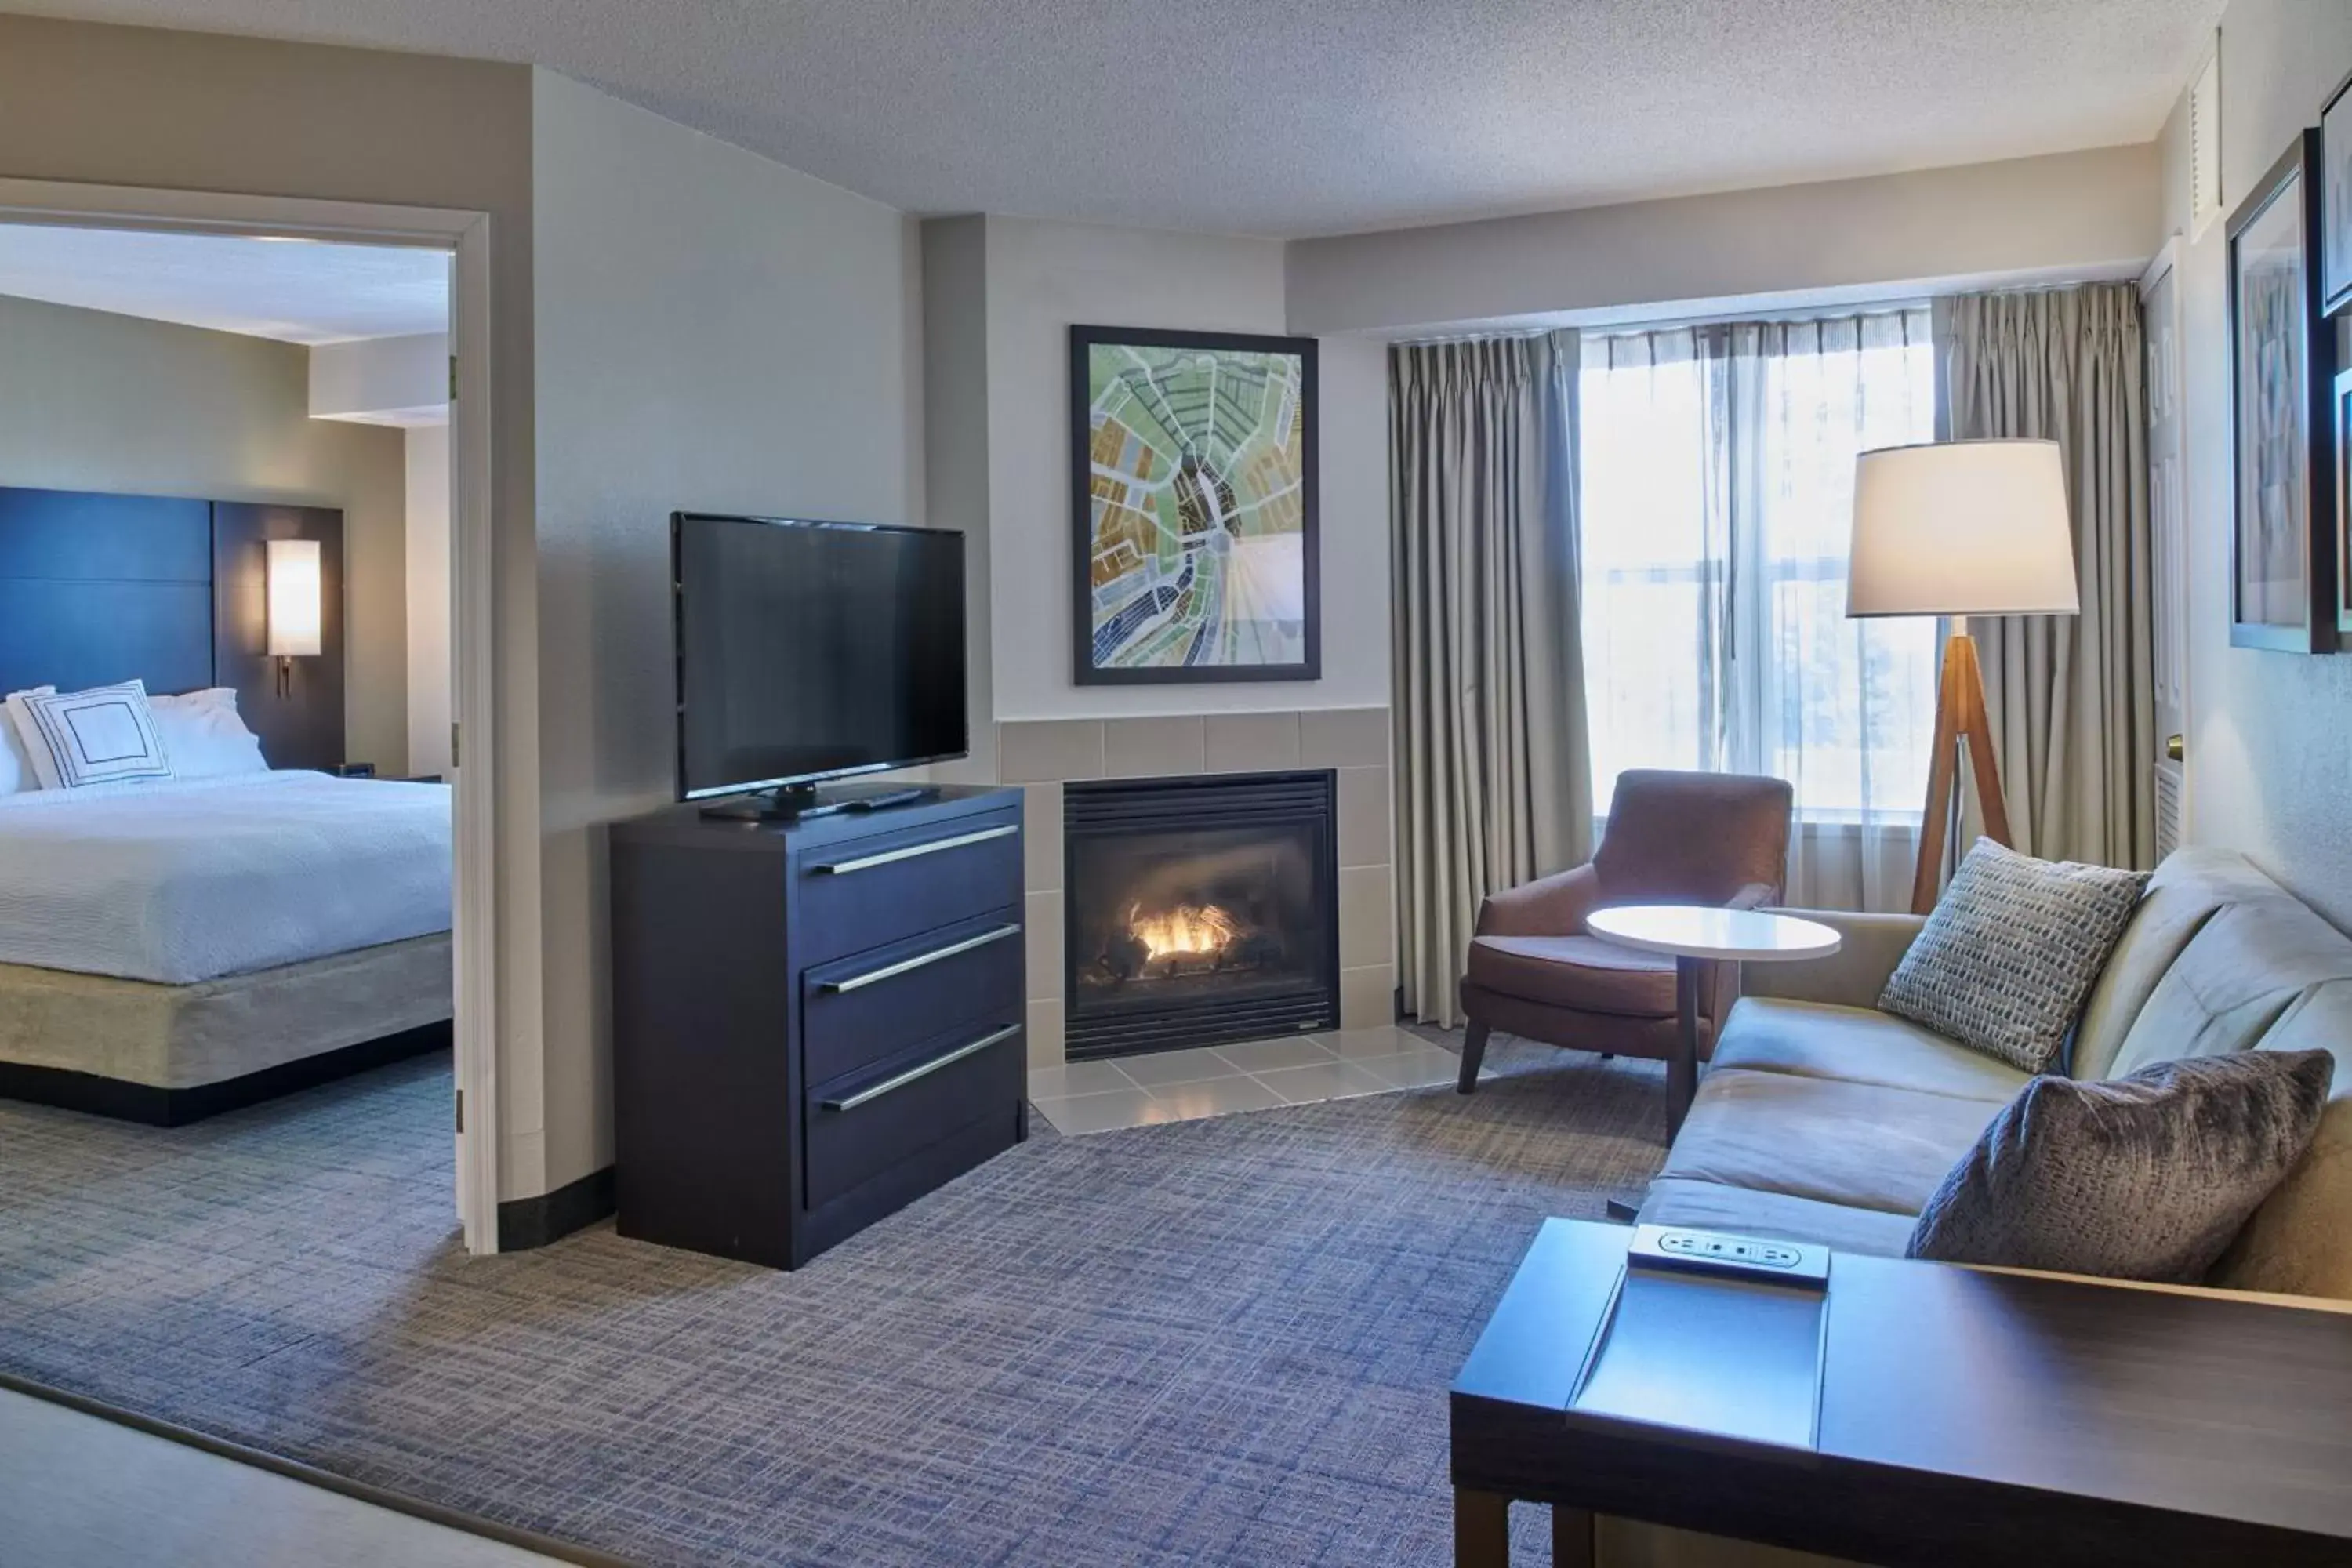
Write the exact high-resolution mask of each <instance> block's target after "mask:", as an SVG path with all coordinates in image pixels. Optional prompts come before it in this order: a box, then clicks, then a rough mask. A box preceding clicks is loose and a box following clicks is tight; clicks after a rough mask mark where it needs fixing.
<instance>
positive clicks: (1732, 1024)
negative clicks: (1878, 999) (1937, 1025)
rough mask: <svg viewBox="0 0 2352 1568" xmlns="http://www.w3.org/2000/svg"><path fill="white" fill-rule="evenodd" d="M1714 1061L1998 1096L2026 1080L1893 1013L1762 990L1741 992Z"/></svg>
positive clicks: (1763, 1069) (2008, 1093)
mask: <svg viewBox="0 0 2352 1568" xmlns="http://www.w3.org/2000/svg"><path fill="white" fill-rule="evenodd" d="M1715 1065H1716V1066H1717V1067H1718V1068H1751V1069H1753V1070H1755V1071H1758V1072H1784V1073H1792V1074H1794V1075H1795V1076H1797V1077H1799V1078H1834V1079H1845V1080H1846V1081H1847V1082H1849V1083H1874V1084H1881V1085H1884V1086H1885V1087H1886V1088H1888V1089H1916V1090H1917V1091H1919V1092H1920V1093H1922V1094H1957V1095H1959V1096H1961V1097H1962V1098H1963V1099H1967V1100H1993V1101H1995V1102H2003V1101H2006V1100H2009V1098H2010V1097H2011V1095H2014V1094H2015V1093H2016V1092H2017V1091H2018V1089H2020V1088H2021V1087H2023V1085H2024V1083H2025V1075H2024V1074H2023V1073H2021V1072H2020V1071H2018V1070H2017V1069H2016V1068H2013V1067H2011V1066H2010V1065H2009V1064H2008V1063H2006V1062H1999V1061H1995V1060H1994V1059H1993V1058H1990V1057H1989V1056H1986V1055H1985V1054H1984V1053H1983V1052H1982V1051H1972V1050H1970V1049H1969V1047H1966V1046H1963V1045H1960V1044H1958V1042H1957V1041H1953V1040H1948V1039H1946V1038H1945V1037H1943V1036H1941V1035H1939V1034H1937V1033H1936V1032H1935V1031H1934V1030H1933V1029H1926V1028H1922V1027H1920V1026H1918V1025H1916V1024H1914V1023H1911V1022H1909V1021H1907V1020H1906V1019H1902V1018H1898V1017H1896V1016H1895V1015H1894V1014H1892V1013H1881V1012H1879V1011H1878V1010H1876V1009H1875V1008H1870V1007H1837V1006H1832V1005H1829V1004H1827V1003H1822V1002H1782V1001H1776V1000H1774V999H1772V998H1770V997H1760V996H1748V997H1744V998H1742V999H1741V1000H1740V1002H1739V1003H1738V1005H1736V1006H1734V1007H1733V1008H1732V1009H1731V1017H1730V1018H1729V1020H1728V1021H1727V1022H1726V1023H1725V1025H1724V1026H1723V1038H1722V1040H1721V1041H1720V1042H1719V1043H1718V1044H1717V1046H1716V1047H1715Z"/></svg>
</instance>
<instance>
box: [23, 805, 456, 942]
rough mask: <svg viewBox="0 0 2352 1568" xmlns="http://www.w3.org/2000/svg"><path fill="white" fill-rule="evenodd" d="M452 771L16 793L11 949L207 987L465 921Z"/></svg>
mask: <svg viewBox="0 0 2352 1568" xmlns="http://www.w3.org/2000/svg"><path fill="white" fill-rule="evenodd" d="M452 853H453V851H452V845H451V839H450V825H449V791H448V788H447V786H446V785H443V784H395V783H392V782H390V781H384V780H376V779H338V778H330V777H329V776H327V775H326V774H324V773H302V772H280V773H247V774H240V775H237V776H235V777H230V778H211V779H192V780H185V781H175V782H171V783H164V784H101V785H98V786H96V787H94V788H90V789H82V790H36V791H32V792H29V793H26V794H20V795H5V796H0V963H19V964H29V965H34V966H37V967H39V968H43V969H63V970H71V971H75V972H78V973H83V974H105V975H113V976H117V977H119V978H121V979H126V980H149V981H155V982H159V983H161V984H169V985H186V984H195V983H196V982H199V981H205V980H212V979H216V978H218V977H220V976H222V975H227V974H240V973H247V972H249V971H253V970H258V969H271V968H276V967H278V965H281V964H288V963H303V962H305V961H307V960H310V959H315V958H323V957H325V956H327V955H328V954H330V953H337V952H350V951H352V950H353V949H356V948H363V947H373V946H376V945H378V944H380V943H383V942H402V941H405V940H407V939H409V938H411V937H419V936H426V935H430V934H433V933H435V932H438V931H447V930H448V929H449V884H450V874H451V869H452Z"/></svg>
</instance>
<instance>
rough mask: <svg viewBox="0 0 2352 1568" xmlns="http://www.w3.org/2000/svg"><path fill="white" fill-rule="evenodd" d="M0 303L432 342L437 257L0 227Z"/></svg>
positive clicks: (294, 336) (445, 311) (442, 275)
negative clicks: (1, 297) (10, 297)
mask: <svg viewBox="0 0 2352 1568" xmlns="http://www.w3.org/2000/svg"><path fill="white" fill-rule="evenodd" d="M0 294H14V295H16V296H17V297H19V298H21V299H26V300H47V301H49V302H50V303H51V304H53V305H79V306H81V307H82V308H83V309H85V310H112V311H113V312H115V313H116V314H117V315H122V316H145V317H147V318H149V319H150V320H152V321H177V322H179V323H180V324H181V325H183V326H189V327H210V328H212V329H213V330H214V331H222V332H243V333H245V334H247V336H249V337H257V338H277V339H278V340H279V341H281V342H289V343H334V342H347V341H349V340H351V339H353V338H383V337H397V336H400V335H403V334H405V333H409V332H438V331H446V329H447V326H448V321H449V258H448V255H447V253H446V252H444V251H437V250H413V249H401V248H397V247H387V246H370V245H320V244H312V243H310V242H308V241H291V242H289V241H284V240H267V239H242V238H236V237H231V236H227V235H209V234H142V233H136V232H132V231H130V230H125V229H98V228H52V227H44V226H38V225H32V224H0Z"/></svg>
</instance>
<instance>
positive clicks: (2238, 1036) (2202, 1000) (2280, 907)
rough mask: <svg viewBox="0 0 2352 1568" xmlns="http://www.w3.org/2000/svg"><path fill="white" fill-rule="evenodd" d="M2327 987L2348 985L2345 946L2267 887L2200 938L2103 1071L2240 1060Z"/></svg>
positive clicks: (2350, 957)
mask: <svg viewBox="0 0 2352 1568" xmlns="http://www.w3.org/2000/svg"><path fill="white" fill-rule="evenodd" d="M2333 980H2352V940H2347V939H2346V937H2345V936H2344V934H2343V933H2342V932H2340V931H2336V928H2335V927H2333V926H2331V925H2329V924H2328V923H2327V922H2326V921H2323V920H2321V919H2320V918H2319V917H2318V916H2317V915H2316V914H2315V913H2313V912H2312V910H2310V909H2309V908H2308V907H2307V906H2305V904H2303V903H2301V902H2299V901H2298V900H2295V899H2294V898H2293V897H2292V896H2290V895H2289V894H2288V893H2286V892H2285V891H2284V889H2280V888H2279V887H2278V886H2277V885H2276V884H2274V883H2271V882H2268V881H2264V882H2263V884H2262V885H2261V886H2260V887H2259V888H2252V889H2247V890H2246V891H2245V893H2244V894H2243V896H2242V897H2237V898H2233V900H2231V903H2230V904H2229V905H2228V906H2227V907H2225V908H2223V909H2221V910H2216V911H2215V912H2214V914H2213V915H2212V917H2211V918H2210V919H2209V920H2207V921H2205V922H2204V923H2203V924H2202V925H2201V926H2200V927H2199V928H2198V931H2197V934H2196V935H2195V936H2193V937H2191V938H2190V939H2189V942H2188V945H2186V946H2185V947H2183V948H2182V949H2181V950H2180V956H2179V958H2177V959H2175V960H2174V961H2173V962H2172V964H2171V966H2170V967H2169V968H2168V969H2167V970H2166V971H2165V972H2164V978H2163V979H2161V980H2159V981H2158V982H2157V984H2156V989H2155V990H2154V991H2153V992H2151V993H2150V994H2149V995H2148V999H2147V1005H2146V1006H2145V1007H2142V1008H2141V1009H2140V1010H2139V1016H2138V1017H2137V1018H2135V1019H2133V1020H2132V1026H2131V1027H2130V1029H2129V1030H2127V1031H2126V1033H2125V1035H2124V1040H2123V1044H2122V1046H2121V1047H2119V1048H2118V1049H2117V1050H2116V1055H2115V1059H2114V1061H2113V1062H2112V1063H2111V1064H2110V1065H2109V1067H2108V1069H2107V1070H2108V1072H2109V1073H2110V1074H2112V1075H2117V1076H2120V1075H2122V1074H2126V1073H2131V1072H2137V1070H2139V1069H2140V1068H2144V1067H2153V1066H2155V1065H2156V1064H2157V1063H2158V1062H2171V1061H2179V1060H2181V1059H2182V1058H2187V1057H2210V1056H2219V1055H2221V1053H2223V1052H2225V1051H2242V1050H2245V1049H2247V1048H2249V1047H2252V1045H2253V1044H2254V1042H2255V1041H2257V1040H2259V1039H2261V1038H2262V1037H2263V1035H2264V1034H2265V1033H2266V1032H2268V1030H2269V1029H2270V1027H2271V1026H2273V1024H2275V1023H2277V1022H2278V1021H2279V1020H2280V1018H2281V1017H2283V1016H2284V1015H2285V1013H2286V1010H2287V1009H2288V1007H2290V1006H2291V1005H2294V1002H2295V1001H2296V999H2297V998H2298V997H2300V996H2301V995H2302V994H2304V993H2305V991H2307V990H2309V989H2310V988H2311V987H2313V986H2315V985H2319V984H2326V983H2327V982H2329V981H2333Z"/></svg>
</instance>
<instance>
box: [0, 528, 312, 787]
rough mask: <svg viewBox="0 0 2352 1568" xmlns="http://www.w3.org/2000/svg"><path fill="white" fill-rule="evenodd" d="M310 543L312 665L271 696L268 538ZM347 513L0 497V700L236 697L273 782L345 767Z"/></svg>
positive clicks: (299, 664) (304, 664) (301, 665)
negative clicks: (32, 692) (73, 695)
mask: <svg viewBox="0 0 2352 1568" xmlns="http://www.w3.org/2000/svg"><path fill="white" fill-rule="evenodd" d="M272 538H277V539H317V540H319V541H320V570H321V576H322V578H323V582H322V587H323V589H324V593H325V600H326V603H325V605H324V608H325V609H326V611H327V615H326V626H325V628H324V630H325V638H324V641H323V644H322V653H321V656H320V657H319V658H306V659H299V660H296V661H295V669H294V675H295V684H294V687H293V689H292V691H291V693H290V694H289V696H287V697H283V698H281V697H279V696H278V695H277V690H276V682H275V679H274V671H273V669H272V667H271V664H270V661H269V659H268V657H267V654H266V652H265V637H266V634H267V626H266V621H265V618H264V617H265V611H264V608H263V605H264V602H265V601H264V584H263V582H262V578H261V575H260V574H261V572H262V569H263V568H262V560H263V553H264V552H263V550H262V547H261V542H262V541H263V540H265V539H272ZM342 542H343V514H342V513H341V512H340V511H336V510H331V509H330V508H323V507H285V506H265V505H256V504H253V503H249V502H242V501H210V500H185V499H182V498H178V497H170V496H123V495H98V494H91V493H87V492H84V491H79V490H39V489H13V488H8V487H0V693H5V692H9V691H16V690H20V689H24V688H26V687H31V686H55V687H57V688H58V689H59V690H61V691H71V690H75V689H79V688H81V687H85V686H104V685H108V684H110V683H112V682H114V681H118V680H130V679H133V678H136V679H140V680H143V681H145V682H146V683H147V689H148V690H150V691H155V692H169V691H193V690H195V689H198V688H200V687H205V686H234V687H236V689H237V706H238V708H239V710H241V711H242V712H243V713H244V714H245V720H246V722H247V724H248V725H249V726H251V728H252V729H253V731H254V733H256V734H257V735H258V736H260V737H261V749H262V754H263V755H265V756H267V757H268V759H269V762H270V765H271V766H273V767H281V768H303V767H327V766H331V765H333V764H335V763H341V762H344V761H347V760H349V759H346V758H345V757H344V755H343V643H342Z"/></svg>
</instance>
